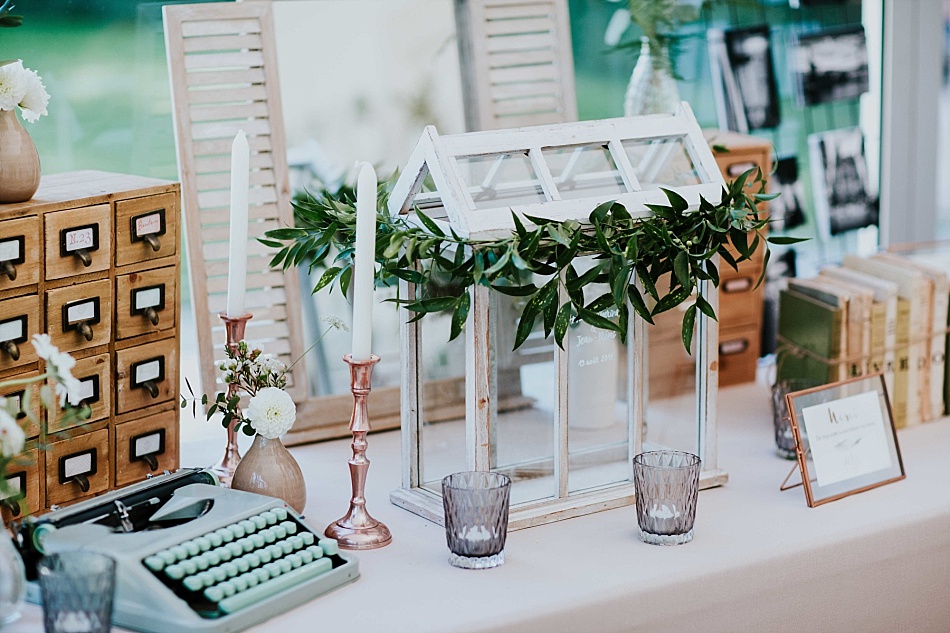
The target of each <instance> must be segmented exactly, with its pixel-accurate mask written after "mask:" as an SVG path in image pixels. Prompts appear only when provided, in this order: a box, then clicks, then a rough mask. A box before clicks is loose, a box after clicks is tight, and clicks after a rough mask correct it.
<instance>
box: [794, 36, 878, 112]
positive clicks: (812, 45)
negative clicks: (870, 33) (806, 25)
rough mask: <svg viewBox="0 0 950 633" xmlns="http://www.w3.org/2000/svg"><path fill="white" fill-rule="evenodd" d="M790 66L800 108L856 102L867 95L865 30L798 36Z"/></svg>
mask: <svg viewBox="0 0 950 633" xmlns="http://www.w3.org/2000/svg"><path fill="white" fill-rule="evenodd" d="M791 63H792V69H793V72H794V73H795V77H796V79H797V82H798V101H799V105H802V106H812V105H818V104H822V103H831V102H834V101H847V100H852V99H857V98H858V97H860V96H861V95H862V94H864V93H865V92H867V91H868V49H867V42H866V41H865V38H864V27H862V26H849V27H845V28H836V29H829V30H825V31H819V32H817V33H809V34H800V35H798V36H797V37H796V42H795V46H794V48H793V53H792V59H791Z"/></svg>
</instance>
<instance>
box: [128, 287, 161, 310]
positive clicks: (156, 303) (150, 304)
mask: <svg viewBox="0 0 950 633" xmlns="http://www.w3.org/2000/svg"><path fill="white" fill-rule="evenodd" d="M132 296H133V302H132V303H133V306H132V309H133V312H141V311H142V310H145V309H146V308H158V309H159V310H161V309H162V308H164V307H165V284H162V285H160V286H149V287H148V288H142V289H141V290H133V291H132Z"/></svg>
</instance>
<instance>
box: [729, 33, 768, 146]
mask: <svg viewBox="0 0 950 633" xmlns="http://www.w3.org/2000/svg"><path fill="white" fill-rule="evenodd" d="M725 44H726V53H727V57H728V60H729V66H730V67H731V69H732V74H733V76H734V77H735V81H736V83H737V85H738V91H739V96H740V98H741V101H742V107H743V111H744V113H745V119H746V124H747V127H748V129H749V130H761V129H764V128H773V127H776V126H777V125H778V124H779V123H780V121H781V118H780V114H779V98H778V84H777V83H776V81H775V69H774V64H773V62H772V38H771V31H770V29H769V27H768V25H762V26H753V27H748V28H741V29H731V30H728V31H726V32H725Z"/></svg>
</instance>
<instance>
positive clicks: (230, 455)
mask: <svg viewBox="0 0 950 633" xmlns="http://www.w3.org/2000/svg"><path fill="white" fill-rule="evenodd" d="M218 316H220V317H221V320H222V321H224V327H225V331H226V332H227V345H228V349H229V350H231V354H232V355H233V354H235V353H236V352H237V346H238V343H240V342H241V341H243V340H244V329H245V328H246V327H247V322H248V321H250V320H251V317H252V315H251V314H250V313H247V314H242V315H241V316H239V317H229V316H228V315H227V314H226V313H224V312H221V313H220V314H218ZM238 389H239V387H238V385H237V383H233V382H232V383H229V384H228V399H229V400H230V399H231V397H232V396H233V395H234V394H236V393H237V392H238ZM235 413H236V414H237V416H236V417H235V419H232V420H231V423H230V424H229V425H228V444H227V446H226V447H225V448H224V456H223V457H222V458H221V461H219V462H218V463H217V464H215V465H214V466H212V467H211V472H213V473H214V474H215V475H217V477H218V480H219V481H220V482H221V485H222V486H224V487H225V488H230V487H231V479H232V478H233V477H234V471H235V469H236V468H237V466H238V464H239V463H241V454H240V453H239V452H238V443H237V428H236V427H237V422H238V419H237V418H238V417H240V414H241V407H240V406H238V408H237V410H236V411H235Z"/></svg>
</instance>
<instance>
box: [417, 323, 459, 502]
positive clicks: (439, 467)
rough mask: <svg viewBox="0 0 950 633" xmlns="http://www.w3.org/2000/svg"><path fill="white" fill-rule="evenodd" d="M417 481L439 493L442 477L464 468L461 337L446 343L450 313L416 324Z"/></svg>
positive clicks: (449, 325) (449, 326)
mask: <svg viewBox="0 0 950 633" xmlns="http://www.w3.org/2000/svg"><path fill="white" fill-rule="evenodd" d="M419 323H420V325H421V327H420V330H421V332H420V341H419V343H420V350H419V352H420V353H419V375H420V377H421V378H422V399H423V402H422V415H421V423H420V425H419V459H420V462H421V463H420V464H419V482H420V485H421V486H422V487H423V488H426V489H428V490H431V491H432V492H435V493H437V494H442V478H443V477H445V476H446V475H450V474H452V473H455V472H459V471H462V470H467V469H468V468H467V462H466V453H465V337H464V336H460V337H458V338H456V339H455V340H454V341H449V333H450V328H451V316H450V315H447V314H430V315H429V316H427V317H426V318H425V319H422V320H421V321H420V322H419Z"/></svg>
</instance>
